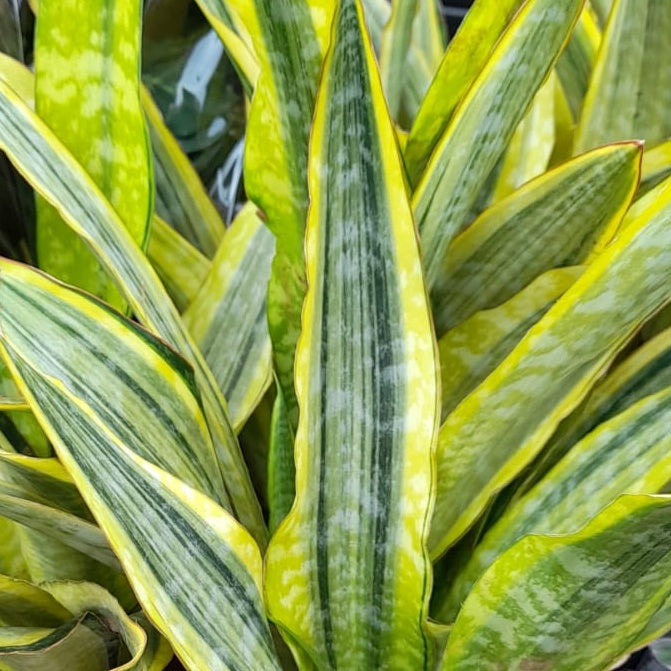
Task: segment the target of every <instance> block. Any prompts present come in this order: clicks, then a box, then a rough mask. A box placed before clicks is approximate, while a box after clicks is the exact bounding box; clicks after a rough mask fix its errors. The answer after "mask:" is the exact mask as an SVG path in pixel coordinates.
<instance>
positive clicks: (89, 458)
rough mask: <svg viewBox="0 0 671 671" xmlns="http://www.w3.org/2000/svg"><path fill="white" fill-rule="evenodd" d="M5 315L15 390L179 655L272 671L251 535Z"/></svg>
mask: <svg viewBox="0 0 671 671" xmlns="http://www.w3.org/2000/svg"><path fill="white" fill-rule="evenodd" d="M3 284H4V282H3ZM0 286H1V285H0ZM3 302H4V301H3ZM5 317H6V313H5V312H4V311H3V312H2V313H0V327H1V328H2V333H3V336H2V350H3V355H4V356H5V358H6V360H7V361H8V362H9V364H10V367H11V369H12V373H13V375H14V377H15V379H17V380H18V381H19V387H20V389H21V391H22V393H24V395H25V396H26V398H28V399H29V401H30V403H31V406H32V407H34V408H36V409H39V417H40V421H41V422H42V424H43V426H44V428H45V430H46V431H47V434H48V435H49V437H50V439H51V441H52V442H53V444H54V446H55V448H56V451H57V453H58V456H59V458H60V459H61V461H62V462H63V465H64V466H65V467H66V468H67V470H68V472H69V473H70V474H71V476H72V478H73V480H74V481H75V483H76V484H77V487H78V488H79V490H80V491H81V493H82V496H83V497H84V499H85V501H86V503H87V504H88V506H89V507H90V508H91V511H92V512H93V514H94V516H95V518H96V520H97V521H98V523H99V524H100V526H101V528H102V529H103V530H104V532H105V534H106V536H107V537H108V539H109V542H110V545H111V546H112V547H113V549H114V550H115V553H116V554H117V556H118V557H119V559H120V561H121V563H122V565H123V567H124V570H125V572H126V575H127V576H128V578H129V580H130V582H131V585H132V587H133V590H134V591H135V593H136V594H137V596H138V599H139V600H140V602H141V604H142V605H143V607H144V608H145V611H146V613H147V615H148V616H149V617H150V619H151V620H152V621H153V622H154V623H155V624H156V626H157V627H158V629H159V630H160V631H161V632H162V633H163V634H164V635H165V636H166V637H167V638H168V640H169V641H170V643H171V644H172V646H173V648H174V649H175V651H176V652H177V654H178V655H179V656H180V658H181V659H182V660H183V661H184V663H185V664H186V665H187V667H189V668H194V669H208V670H211V671H220V670H224V669H252V670H254V671H256V670H257V669H259V670H261V669H264V670H265V669H278V668H279V666H278V663H277V660H276V656H275V652H274V646H273V643H272V640H271V637H270V631H269V629H268V625H267V622H266V620H265V617H264V614H263V611H264V609H263V603H262V599H261V594H260V591H261V556H260V553H259V550H258V547H257V545H256V544H255V542H254V541H253V539H252V538H251V536H250V535H249V534H248V533H247V532H246V531H245V530H244V529H243V528H242V527H241V526H240V525H239V524H238V523H237V522H235V521H234V520H233V518H232V517H231V516H230V515H229V514H228V513H226V512H225V511H224V510H223V509H222V508H220V507H219V506H217V505H216V504H215V503H214V502H213V501H212V500H211V499H209V498H207V497H206V496H204V495H202V494H200V493H199V492H198V491H197V490H195V489H192V488H191V487H189V486H188V485H186V484H185V483H183V482H182V481H180V480H177V479H176V478H174V477H173V476H171V475H169V474H168V473H167V472H165V471H162V470H161V469H158V468H156V467H155V466H153V465H152V464H150V463H149V462H148V461H145V460H144V459H142V458H141V457H139V456H137V454H136V453H135V452H134V451H132V450H131V449H129V448H128V447H126V446H125V445H124V444H123V442H121V441H120V440H119V437H118V436H117V435H116V433H115V432H114V431H113V430H112V429H111V427H110V426H108V425H107V424H106V423H105V421H104V419H103V418H101V417H100V416H99V415H98V414H96V412H95V410H94V408H93V407H91V405H89V404H88V403H87V401H86V400H85V399H83V398H80V397H78V396H77V395H75V394H72V393H71V391H70V390H69V389H68V387H67V386H66V385H65V384H64V382H65V380H63V379H62V378H61V377H58V376H52V375H49V374H45V373H44V372H43V371H41V370H40V368H39V356H38V357H35V356H34V355H35V352H30V351H25V350H24V349H23V348H22V347H21V344H20V343H15V336H16V333H15V332H13V331H11V332H9V333H8V330H9V329H8V327H9V324H8V323H7V322H6V320H5ZM154 347H156V348H160V347H161V346H160V344H159V342H158V341H154ZM68 351H69V352H72V349H68ZM150 449H151V447H150V446H148V445H145V446H144V449H143V450H142V451H143V452H144V453H147V452H148V451H149V450H150ZM204 576H207V580H204Z"/></svg>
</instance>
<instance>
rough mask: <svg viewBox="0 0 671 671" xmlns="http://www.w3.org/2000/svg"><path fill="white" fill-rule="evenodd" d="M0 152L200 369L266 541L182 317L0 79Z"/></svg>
mask: <svg viewBox="0 0 671 671" xmlns="http://www.w3.org/2000/svg"><path fill="white" fill-rule="evenodd" d="M0 147H1V148H2V149H3V150H4V151H6V153H7V155H8V156H9V158H10V160H11V161H12V162H13V163H14V164H15V165H16V166H17V168H18V169H19V171H20V172H21V173H22V175H23V176H24V177H25V178H26V179H27V180H28V182H29V183H31V184H32V185H33V186H34V187H35V188H36V190H37V191H38V192H39V193H40V194H41V195H42V196H43V197H44V198H45V199H46V200H48V201H49V202H51V203H52V204H53V205H54V206H57V207H58V208H59V212H60V214H61V216H62V217H63V220H64V221H65V222H66V223H68V225H70V226H71V227H72V228H73V230H75V231H76V232H77V233H78V234H79V235H81V236H82V237H83V239H85V240H86V241H87V244H89V245H90V247H91V249H92V250H93V251H94V252H95V253H96V255H97V256H98V258H99V259H100V260H101V262H103V263H104V264H105V266H106V267H107V268H108V270H109V271H110V273H111V275H112V276H113V277H114V278H115V280H116V282H117V283H118V285H119V288H120V289H122V290H123V292H124V295H125V297H126V299H127V300H128V302H129V304H130V305H131V307H132V309H133V313H134V314H135V315H136V316H137V317H138V319H139V320H140V321H141V322H142V323H143V324H145V325H147V326H149V327H151V328H152V329H153V331H154V332H155V333H157V334H158V335H160V336H161V337H162V338H164V339H165V340H166V341H167V342H168V343H170V344H171V345H173V346H174V347H175V348H176V349H177V350H178V351H179V352H180V353H181V354H182V355H184V356H185V357H186V358H187V359H188V360H189V361H190V362H191V363H192V364H193V366H194V370H195V374H196V381H197V383H198V386H199V389H200V392H201V395H202V397H203V409H204V411H205V416H206V419H207V422H208V428H209V431H210V434H211V436H212V440H213V442H214V446H215V450H216V453H217V458H218V461H219V467H220V470H221V471H222V473H223V477H224V480H225V483H226V488H227V492H228V494H229V499H230V502H231V506H232V507H233V509H234V512H235V514H236V515H237V516H238V518H239V519H241V520H242V521H243V522H244V524H245V525H246V526H247V528H248V529H250V530H251V532H252V533H253V534H254V535H255V537H256V539H257V540H258V541H259V542H260V543H261V544H264V543H265V539H266V534H267V531H266V529H265V524H264V521H263V518H262V515H261V509H260V506H259V503H258V500H257V499H256V495H255V494H254V489H253V487H252V483H251V481H250V479H249V474H248V472H247V468H246V466H245V464H244V461H243V459H242V454H241V452H240V448H239V445H238V443H237V438H236V436H235V433H234V432H233V429H232V427H231V425H230V420H229V418H228V413H227V410H226V405H225V401H224V399H223V397H222V396H221V392H220V391H219V389H218V387H217V384H216V382H215V380H214V378H213V376H212V373H211V371H209V369H208V367H207V364H206V363H205V361H204V359H203V357H202V355H201V354H200V352H199V350H198V348H197V346H196V345H195V344H194V342H193V340H192V339H191V337H190V335H189V334H188V332H187V330H186V327H185V326H184V324H183V323H182V321H181V317H180V315H179V313H178V312H177V310H176V309H175V307H174V306H173V304H172V301H171V300H170V298H169V297H168V295H167V294H166V292H165V289H164V288H163V286H162V284H161V281H160V280H159V278H158V276H157V275H156V273H155V272H154V270H153V269H152V267H151V265H150V264H149V261H148V260H147V258H146V257H145V255H144V253H143V252H142V250H141V249H140V248H139V247H138V246H137V244H136V243H135V241H134V240H133V239H132V238H131V236H130V234H129V233H128V231H127V230H126V229H125V228H124V226H123V224H122V223H121V221H120V220H119V218H118V215H117V214H116V212H115V211H114V209H113V208H112V207H111V205H110V204H109V203H108V202H107V201H106V200H105V198H104V196H103V195H102V194H101V193H100V191H99V190H98V189H97V188H96V186H95V184H93V183H92V182H91V180H90V179H89V178H88V176H87V175H86V173H85V172H83V170H82V169H81V167H80V166H79V165H78V164H77V163H76V161H75V160H74V159H73V158H72V156H71V155H70V154H69V153H68V151H67V150H66V149H65V147H63V145H61V144H60V142H59V141H58V139H57V138H56V137H55V136H54V135H53V134H52V133H51V132H50V131H49V129H48V128H47V127H46V126H45V125H44V124H43V123H42V122H41V121H40V120H39V119H38V118H37V117H36V116H35V114H34V113H33V112H32V111H31V110H30V109H29V108H28V107H27V106H26V105H25V104H24V103H23V102H22V101H21V99H20V98H19V97H18V96H17V95H16V93H15V92H14V91H13V90H12V89H11V88H9V87H8V86H6V85H5V84H4V83H3V82H2V81H0Z"/></svg>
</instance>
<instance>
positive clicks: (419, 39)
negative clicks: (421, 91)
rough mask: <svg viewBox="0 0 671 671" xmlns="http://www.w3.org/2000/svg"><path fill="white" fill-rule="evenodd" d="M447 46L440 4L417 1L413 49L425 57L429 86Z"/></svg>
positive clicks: (413, 27)
mask: <svg viewBox="0 0 671 671" xmlns="http://www.w3.org/2000/svg"><path fill="white" fill-rule="evenodd" d="M446 45H447V31H446V29H445V24H444V23H443V17H442V15H441V12H440V9H439V5H438V3H437V2H436V0H417V12H416V13H415V21H414V23H413V26H412V46H411V49H412V48H413V47H414V48H417V49H418V50H419V53H420V54H421V56H422V57H423V58H422V61H423V62H424V63H425V64H426V68H427V74H428V77H429V81H428V82H427V85H428V84H430V83H431V79H433V77H434V75H435V73H436V72H437V71H438V68H439V67H440V63H441V61H442V60H443V55H444V54H445V47H446ZM422 97H423V96H422Z"/></svg>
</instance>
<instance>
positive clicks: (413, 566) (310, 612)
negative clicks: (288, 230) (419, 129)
mask: <svg viewBox="0 0 671 671" xmlns="http://www.w3.org/2000/svg"><path fill="white" fill-rule="evenodd" d="M310 147H311V154H310V161H309V166H310V168H309V174H310V182H309V183H310V197H311V205H310V211H309V216H308V222H307V239H306V265H307V274H308V293H307V297H306V303H305V306H304V311H303V330H302V332H301V340H300V345H299V350H298V355H297V366H296V389H297V393H298V398H299V403H300V421H299V426H298V433H297V436H296V501H295V503H294V506H293V507H292V509H291V511H290V513H289V515H288V516H287V517H286V518H285V520H284V521H283V522H282V524H281V525H280V526H279V528H278V529H277V531H276V532H275V535H274V536H273V538H272V540H271V543H270V545H269V549H268V554H267V556H266V595H267V599H268V608H269V612H270V614H271V617H272V618H273V619H274V620H275V621H277V622H278V624H279V626H280V628H281V630H282V631H287V632H288V633H289V635H290V636H291V638H292V639H293V640H295V641H297V642H298V644H299V645H300V646H301V647H302V648H303V649H304V650H305V651H306V652H307V654H308V655H309V657H310V659H311V660H312V662H313V664H315V665H316V666H317V667H318V668H343V669H374V668H391V667H392V666H393V667H394V668H397V669H418V668H430V664H431V657H432V652H433V648H432V647H431V644H430V637H429V633H428V630H427V627H426V621H425V619H426V612H427V611H426V606H427V597H428V585H429V583H430V580H429V575H430V573H429V572H430V569H429V564H428V561H427V556H426V553H425V550H424V539H425V534H426V530H427V522H428V517H427V516H428V513H429V510H430V504H431V490H432V483H431V447H432V442H433V438H434V431H435V424H436V421H437V415H438V408H437V404H438V398H437V381H436V362H435V355H434V348H435V345H434V342H433V336H432V329H431V322H430V316H429V310H428V305H427V302H426V300H425V299H424V298H423V297H424V296H425V289H424V285H423V280H422V272H421V264H420V258H419V252H418V246H417V239H416V234H415V229H414V226H413V222H412V215H411V212H410V207H409V204H408V201H407V196H406V192H405V187H404V182H403V172H402V167H401V163H400V159H399V156H398V154H397V153H396V150H395V147H396V139H395V134H394V129H393V126H392V123H391V121H390V119H389V116H388V114H387V110H386V106H385V102H384V94H383V92H382V87H381V83H380V79H379V75H378V73H377V69H376V64H375V59H374V56H373V52H372V49H371V46H370V43H369V41H368V37H367V32H366V29H365V24H364V18H363V11H362V8H361V5H360V4H359V3H358V2H356V1H355V0H342V2H340V3H339V6H338V9H337V14H336V18H335V22H334V32H333V41H332V44H331V50H330V51H329V55H328V56H327V60H326V63H325V66H324V74H323V77H322V81H321V85H320V91H319V96H318V100H317V104H316V113H315V121H314V126H313V135H312V140H311V144H310Z"/></svg>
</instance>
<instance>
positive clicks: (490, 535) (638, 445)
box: [438, 389, 671, 621]
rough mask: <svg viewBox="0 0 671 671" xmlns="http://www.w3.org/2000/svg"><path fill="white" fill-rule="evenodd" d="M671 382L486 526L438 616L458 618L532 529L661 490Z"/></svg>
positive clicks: (561, 526) (572, 521)
mask: <svg viewBox="0 0 671 671" xmlns="http://www.w3.org/2000/svg"><path fill="white" fill-rule="evenodd" d="M670 421H671V390H670V389H666V390H665V391H663V392H660V393H658V394H655V395H653V396H649V397H648V398H646V399H644V400H642V401H639V402H638V403H636V404H634V405H633V406H632V407H630V408H629V409H628V410H626V411H624V412H622V413H620V414H619V415H617V416H616V417H614V418H613V419H611V420H610V421H607V422H605V423H603V424H601V425H599V426H598V427H597V428H596V429H594V431H593V432H592V433H590V434H589V435H588V436H586V437H585V438H584V439H583V440H581V441H580V442H579V443H578V444H577V445H575V446H574V447H573V448H572V449H571V450H570V451H569V452H568V453H567V454H566V456H565V457H564V458H563V459H562V460H561V461H560V462H559V463H558V464H557V465H556V466H555V467H554V468H553V469H552V470H551V471H550V472H549V473H547V474H546V475H545V477H544V478H543V479H542V480H541V481H540V482H539V483H538V484H537V485H536V486H535V487H534V488H533V489H531V491H529V492H528V493H527V494H526V495H525V496H523V497H522V498H520V499H519V500H518V501H516V502H515V504H514V505H511V506H509V507H508V508H507V509H506V511H505V513H504V514H503V515H502V517H501V518H500V519H499V520H498V521H497V522H496V524H495V525H494V526H493V527H492V528H491V529H489V530H488V531H487V533H486V534H485V536H484V538H483V539H482V540H481V541H480V543H479V544H478V546H477V548H476V550H475V552H474V554H473V555H472V556H471V558H470V559H469V561H468V563H467V564H466V566H465V568H464V569H463V570H461V571H460V572H459V574H458V575H457V577H456V579H455V580H454V581H453V583H452V586H451V589H450V594H449V596H448V598H447V599H446V600H445V602H444V603H443V604H441V607H440V609H439V615H438V617H441V616H442V617H446V618H447V621H451V620H452V618H453V617H454V616H455V615H456V613H457V611H458V609H459V606H460V604H461V602H462V601H463V599H464V598H465V596H466V595H467V594H468V592H469V591H470V590H471V588H472V586H473V584H474V583H475V581H476V580H477V579H478V578H479V577H480V575H482V574H483V573H484V571H485V569H486V568H487V567H488V566H489V565H490V564H491V563H492V562H493V561H494V559H495V558H496V557H497V556H498V555H500V554H501V553H502V552H503V551H504V550H506V549H507V548H509V547H510V546H511V545H513V543H515V541H517V540H518V539H520V538H522V536H525V535H527V534H562V533H574V532H576V531H578V530H580V529H581V528H582V527H583V526H584V525H585V524H587V523H588V522H589V521H590V519H592V518H593V517H594V516H595V515H596V514H597V513H598V512H599V511H600V510H601V509H602V508H604V507H605V506H607V505H608V504H609V503H610V502H611V501H613V500H615V499H616V498H617V497H618V496H620V495H622V494H625V493H626V494H655V493H657V492H658V491H660V490H661V489H662V488H663V487H664V486H665V485H666V483H667V482H668V481H669V480H671V457H670V456H669V455H670V454H671V451H670V449H669V448H671V436H670V435H669V432H668V426H669V422H670Z"/></svg>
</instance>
